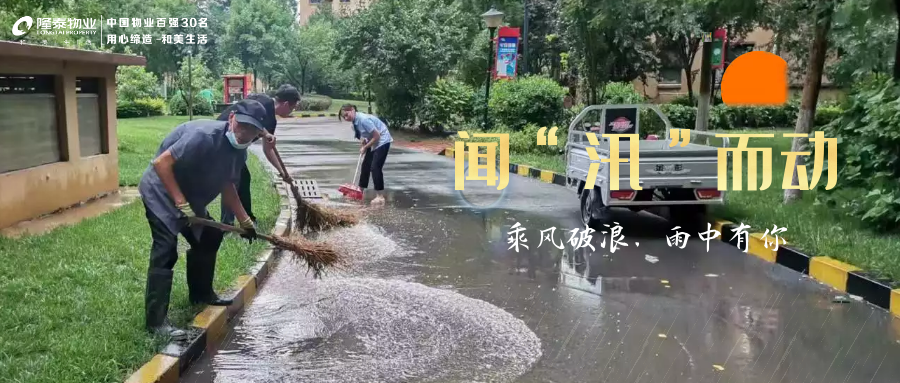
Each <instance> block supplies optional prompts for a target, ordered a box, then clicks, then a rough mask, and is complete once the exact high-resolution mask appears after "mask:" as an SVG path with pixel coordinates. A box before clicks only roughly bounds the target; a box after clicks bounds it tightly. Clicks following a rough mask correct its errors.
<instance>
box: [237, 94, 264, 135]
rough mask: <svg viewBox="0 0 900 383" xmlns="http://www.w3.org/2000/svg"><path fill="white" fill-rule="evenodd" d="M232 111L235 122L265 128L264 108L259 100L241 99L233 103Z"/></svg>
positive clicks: (260, 128)
mask: <svg viewBox="0 0 900 383" xmlns="http://www.w3.org/2000/svg"><path fill="white" fill-rule="evenodd" d="M232 111H234V119H235V120H237V122H240V123H242V124H250V125H253V126H255V127H256V129H259V130H265V128H263V121H265V120H266V108H265V107H263V105H262V104H260V103H259V101H254V100H247V99H244V100H241V101H239V102H238V103H236V104H234V108H232Z"/></svg>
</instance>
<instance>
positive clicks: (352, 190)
mask: <svg viewBox="0 0 900 383" xmlns="http://www.w3.org/2000/svg"><path fill="white" fill-rule="evenodd" d="M363 156H365V153H362V154H360V155H359V161H357V163H356V173H354V174H353V183H352V184H343V185H341V187H339V188H338V191H339V192H341V194H343V195H344V197H347V198H351V199H355V200H360V201H362V199H363V191H362V189H361V188H360V187H359V170H360V167H362V160H363Z"/></svg>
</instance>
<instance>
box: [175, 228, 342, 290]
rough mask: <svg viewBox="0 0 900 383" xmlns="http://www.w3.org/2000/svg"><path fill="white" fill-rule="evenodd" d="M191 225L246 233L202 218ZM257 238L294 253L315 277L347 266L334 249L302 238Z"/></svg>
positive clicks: (265, 236)
mask: <svg viewBox="0 0 900 383" xmlns="http://www.w3.org/2000/svg"><path fill="white" fill-rule="evenodd" d="M190 222H191V223H192V224H198V225H203V226H209V227H213V228H216V229H219V230H223V231H228V232H232V233H238V234H245V233H246V232H245V231H244V230H243V229H241V228H239V227H236V226H231V225H226V224H224V223H221V222H216V221H212V220H208V219H204V218H198V217H193V218H191V219H190ZM256 236H257V237H259V238H262V239H264V240H265V241H266V242H269V243H271V244H272V246H275V247H276V248H279V249H281V250H286V251H289V252H291V253H294V256H296V257H297V258H300V259H302V260H304V261H306V265H307V266H308V267H309V268H310V269H312V270H313V272H314V273H315V275H316V276H318V275H319V274H321V273H322V271H323V270H324V269H325V268H337V269H340V268H343V267H344V266H346V265H347V260H346V259H345V258H344V257H343V256H342V255H340V254H338V253H337V252H336V251H334V249H333V248H332V247H331V246H329V245H327V244H324V243H317V242H312V241H309V240H307V239H306V238H303V237H302V236H299V235H297V236H291V237H280V236H277V235H266V234H260V233H257V234H256Z"/></svg>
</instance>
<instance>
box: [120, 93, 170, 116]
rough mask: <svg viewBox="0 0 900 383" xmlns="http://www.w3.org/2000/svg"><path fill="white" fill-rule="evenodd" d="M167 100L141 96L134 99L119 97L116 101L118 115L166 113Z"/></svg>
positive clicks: (158, 114)
mask: <svg viewBox="0 0 900 383" xmlns="http://www.w3.org/2000/svg"><path fill="white" fill-rule="evenodd" d="M165 110H166V100H163V99H162V98H139V99H137V100H134V101H128V100H123V99H119V100H118V101H117V102H116V117H118V118H134V117H153V116H162V115H163V114H165Z"/></svg>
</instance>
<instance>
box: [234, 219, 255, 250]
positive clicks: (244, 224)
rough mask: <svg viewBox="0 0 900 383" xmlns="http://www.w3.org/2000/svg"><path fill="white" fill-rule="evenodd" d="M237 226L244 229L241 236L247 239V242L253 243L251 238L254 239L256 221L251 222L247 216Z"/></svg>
mask: <svg viewBox="0 0 900 383" xmlns="http://www.w3.org/2000/svg"><path fill="white" fill-rule="evenodd" d="M238 225H239V227H240V228H241V229H243V230H244V234H241V238H244V239H246V240H247V242H250V243H251V244H252V243H253V240H254V239H256V237H257V235H256V222H253V220H252V219H250V218H249V217H247V219H245V220H243V221H241V222H240V223H239V224H238Z"/></svg>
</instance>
